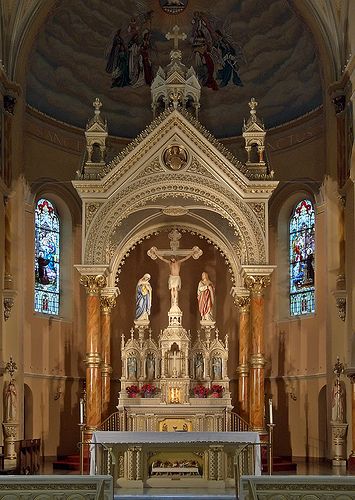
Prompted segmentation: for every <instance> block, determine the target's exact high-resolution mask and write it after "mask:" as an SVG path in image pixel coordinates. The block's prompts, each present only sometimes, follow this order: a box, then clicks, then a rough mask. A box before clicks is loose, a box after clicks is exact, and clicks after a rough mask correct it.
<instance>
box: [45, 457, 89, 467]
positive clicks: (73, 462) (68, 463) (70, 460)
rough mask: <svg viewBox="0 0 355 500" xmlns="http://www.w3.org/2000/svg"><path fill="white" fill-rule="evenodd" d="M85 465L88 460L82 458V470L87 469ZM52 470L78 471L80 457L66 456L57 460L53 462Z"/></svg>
mask: <svg viewBox="0 0 355 500" xmlns="http://www.w3.org/2000/svg"><path fill="white" fill-rule="evenodd" d="M87 464H88V459H87V458H86V459H85V458H84V470H85V468H86V467H87ZM53 469H60V470H68V471H69V470H70V471H80V456H79V455H67V456H65V457H61V458H58V460H56V461H55V462H53Z"/></svg>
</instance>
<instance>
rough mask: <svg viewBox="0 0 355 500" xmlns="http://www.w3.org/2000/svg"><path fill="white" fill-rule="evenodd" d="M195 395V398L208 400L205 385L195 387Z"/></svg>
mask: <svg viewBox="0 0 355 500" xmlns="http://www.w3.org/2000/svg"><path fill="white" fill-rule="evenodd" d="M193 393H194V396H195V398H207V394H208V389H207V387H205V386H204V385H200V384H199V385H195V387H194V388H193Z"/></svg>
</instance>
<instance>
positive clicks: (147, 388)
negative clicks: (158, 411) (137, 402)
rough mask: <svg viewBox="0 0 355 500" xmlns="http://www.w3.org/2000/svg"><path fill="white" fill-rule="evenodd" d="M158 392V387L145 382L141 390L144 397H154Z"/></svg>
mask: <svg viewBox="0 0 355 500" xmlns="http://www.w3.org/2000/svg"><path fill="white" fill-rule="evenodd" d="M157 392H158V388H157V387H155V385H152V384H144V385H142V388H141V390H140V393H141V396H142V398H154V396H155V395H156V393H157Z"/></svg>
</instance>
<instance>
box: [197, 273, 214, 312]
mask: <svg viewBox="0 0 355 500" xmlns="http://www.w3.org/2000/svg"><path fill="white" fill-rule="evenodd" d="M214 297H215V294H214V286H213V283H212V281H211V280H210V279H209V277H208V274H207V273H206V272H203V273H202V276H201V280H200V282H199V284H198V287H197V301H198V309H199V311H200V315H201V320H202V321H214V318H213V312H212V309H213V304H214Z"/></svg>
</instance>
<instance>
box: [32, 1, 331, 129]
mask: <svg viewBox="0 0 355 500" xmlns="http://www.w3.org/2000/svg"><path fill="white" fill-rule="evenodd" d="M175 25H178V26H179V28H180V30H181V31H182V32H184V33H186V35H187V37H186V39H185V40H180V41H179V49H181V51H182V54H183V62H184V64H185V65H186V66H187V67H189V66H193V67H194V69H195V71H196V73H197V75H198V77H199V81H200V84H201V86H202V94H201V110H200V115H199V119H200V121H201V123H202V124H203V125H204V126H206V127H207V128H208V129H209V130H210V131H211V132H212V133H213V134H214V135H216V136H217V137H220V138H225V137H230V136H234V135H239V134H240V133H241V128H242V123H243V118H244V117H245V116H247V115H248V105H247V103H248V101H249V100H250V97H251V96H254V97H255V98H256V99H257V100H258V102H259V103H260V107H259V109H260V115H261V116H263V118H264V122H265V125H266V127H267V128H270V127H273V126H277V125H280V124H282V123H285V122H287V121H290V120H292V119H294V118H297V117H299V116H301V115H303V114H305V113H307V112H309V111H311V110H313V109H314V108H316V107H317V106H319V105H320V104H321V102H322V87H321V79H320V71H319V64H318V59H317V53H316V49H315V44H314V42H313V39H312V35H311V33H310V32H309V31H308V30H307V27H306V26H305V25H304V24H303V22H302V21H301V19H300V18H299V16H298V15H297V13H296V12H295V11H293V10H292V8H291V6H290V5H289V3H288V2H287V0H262V1H261V0H243V1H241V0H238V1H236V0H233V1H232V0H219V1H218V2H214V3H212V4H211V2H209V1H208V0H184V1H179V0H160V1H159V0H139V1H138V0H137V1H132V2H127V1H126V0H91V1H90V2H87V1H86V0H63V1H62V2H60V4H59V6H58V7H57V8H56V9H55V10H53V11H52V13H51V15H50V16H49V17H48V19H47V22H46V23H45V25H44V28H43V30H42V31H41V32H40V33H39V35H38V38H37V40H36V42H35V44H34V46H33V50H32V54H31V57H30V61H29V74H28V81H27V102H28V104H30V105H31V106H33V107H34V108H36V109H38V110H40V111H41V112H43V113H46V114H47V115H49V116H51V117H54V118H56V119H58V120H61V121H64V122H66V123H69V124H71V125H75V126H78V127H81V128H83V127H84V126H85V124H86V121H87V117H88V116H89V114H90V109H91V103H92V101H93V99H94V98H95V97H98V98H99V99H100V100H101V101H102V102H103V105H104V108H103V109H104V115H105V117H106V118H107V120H108V124H109V133H110V134H111V135H116V136H121V137H128V138H132V137H135V136H136V135H137V134H138V133H139V132H140V131H141V130H142V129H143V128H144V127H145V125H147V124H148V123H149V122H150V121H151V120H152V112H151V95H150V83H151V81H152V78H153V77H154V76H155V74H156V72H157V70H158V67H159V66H165V65H166V64H167V63H168V62H169V53H170V50H171V49H172V46H173V41H172V40H167V39H166V37H165V34H166V33H167V32H169V31H171V30H172V28H173V27H174V26H175Z"/></svg>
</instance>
